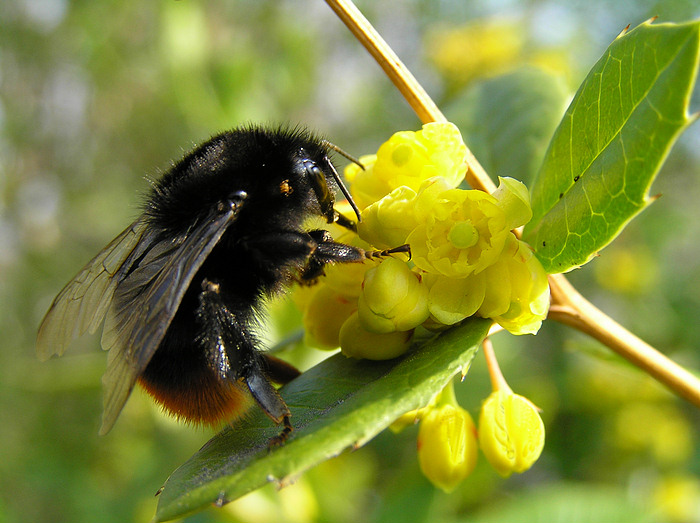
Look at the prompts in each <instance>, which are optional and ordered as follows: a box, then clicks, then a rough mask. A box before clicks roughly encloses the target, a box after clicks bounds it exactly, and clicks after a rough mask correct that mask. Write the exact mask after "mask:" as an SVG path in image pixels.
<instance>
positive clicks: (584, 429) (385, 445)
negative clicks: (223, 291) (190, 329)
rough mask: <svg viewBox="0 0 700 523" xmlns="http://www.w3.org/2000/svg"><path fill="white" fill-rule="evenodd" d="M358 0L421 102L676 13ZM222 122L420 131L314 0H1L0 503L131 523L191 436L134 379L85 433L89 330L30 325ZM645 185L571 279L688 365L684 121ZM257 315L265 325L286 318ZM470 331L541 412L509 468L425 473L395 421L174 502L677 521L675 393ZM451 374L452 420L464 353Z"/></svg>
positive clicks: (696, 160)
mask: <svg viewBox="0 0 700 523" xmlns="http://www.w3.org/2000/svg"><path fill="white" fill-rule="evenodd" d="M358 3H359V5H360V7H361V8H362V9H363V11H364V12H365V13H366V15H367V16H368V17H369V18H370V20H372V21H373V23H374V24H375V25H376V27H377V28H378V30H379V31H380V32H381V33H382V34H383V35H384V37H385V38H386V39H387V40H388V42H389V43H390V44H391V45H392V46H393V48H394V49H395V50H396V52H397V53H398V54H399V55H400V56H401V57H402V58H403V59H404V60H405V62H406V63H407V64H408V66H409V67H410V68H411V69H412V71H413V72H414V74H415V75H416V76H417V77H418V79H419V80H420V81H421V82H422V83H423V85H424V86H425V87H426V89H427V90H428V91H429V92H430V93H431V95H432V96H433V97H434V98H435V100H436V101H437V102H438V104H439V105H441V106H449V104H450V103H452V101H454V100H456V99H459V98H460V97H461V96H464V93H467V92H469V90H470V89H474V88H475V87H478V86H479V85H480V82H482V81H484V79H485V78H489V77H491V78H492V77H494V76H496V75H499V74H503V73H507V72H509V71H512V70H515V69H518V68H520V67H523V66H524V65H525V64H529V65H530V66H534V67H538V68H540V69H541V70H543V71H546V72H548V73H549V74H551V75H555V76H556V77H557V78H559V79H560V81H561V85H562V86H563V88H564V89H566V90H567V92H568V93H573V92H574V91H575V88H576V86H577V85H578V84H579V83H580V81H581V80H582V78H583V76H584V75H585V73H586V71H587V70H588V69H589V68H590V67H591V66H592V65H593V64H594V63H595V61H596V60H597V59H598V57H599V56H600V55H601V54H602V53H603V52H604V50H605V48H606V47H607V45H608V44H609V42H610V41H612V39H614V38H615V36H616V35H617V34H618V33H619V32H620V31H621V30H622V29H623V28H624V27H625V26H626V25H627V24H631V25H632V26H635V25H637V24H639V23H641V22H643V21H644V20H646V19H648V18H650V17H651V16H654V15H657V16H658V17H659V20H660V21H678V22H680V21H687V20H690V19H696V18H698V17H700V7H699V6H698V4H697V2H695V1H694V0H668V1H643V0H642V1H625V2H620V1H616V0H588V1H586V2H570V3H568V4H567V5H566V6H564V5H561V4H562V3H559V2H554V1H545V0H528V1H518V0H499V1H496V2H492V1H488V2H487V1H485V0H474V1H469V2H465V1H463V0H409V1H402V2H398V1H389V0H385V1H381V2H374V1H362V2H358ZM698 98H699V97H698V89H697V88H696V93H695V97H694V103H693V107H694V110H698V108H700V104H699V103H698ZM555 110H557V111H563V107H560V108H556V109H555ZM448 116H449V114H448ZM513 116H514V118H515V117H516V116H517V115H513ZM245 122H269V123H280V122H282V123H285V122H289V123H298V122H304V123H306V124H307V125H309V126H310V127H312V128H314V129H317V130H318V131H320V132H321V133H323V134H324V135H325V136H327V137H329V138H331V140H332V141H333V142H334V143H336V144H338V145H340V146H342V147H343V148H344V149H346V150H348V151H350V152H351V153H353V154H356V155H360V154H365V153H371V152H374V151H375V150H376V148H377V147H378V145H379V144H380V143H381V142H382V141H384V140H385V139H387V138H388V136H390V134H391V133H393V132H395V131H397V130H401V129H417V128H418V127H419V126H420V123H419V122H418V120H417V119H416V117H415V116H414V115H413V113H412V112H411V111H410V109H409V108H408V106H407V104H406V103H405V102H404V101H403V100H402V99H401V98H400V96H399V95H398V93H397V92H396V91H395V89H394V88H393V87H392V86H391V85H390V84H389V82H388V81H387V79H386V78H385V77H384V76H383V74H382V72H381V70H380V69H379V68H378V67H377V66H376V64H375V63H374V62H373V61H372V60H371V59H370V58H369V56H368V55H367V54H366V53H365V51H364V50H363V49H362V48H361V47H360V46H359V44H357V43H356V42H355V41H354V40H353V38H352V37H351V35H350V34H349V33H348V32H347V30H346V29H345V27H344V26H343V25H342V24H341V23H340V22H339V21H338V20H337V19H336V18H335V17H334V15H333V14H332V12H331V11H330V9H329V8H328V7H327V6H326V5H325V4H324V3H323V2H322V1H321V0H295V1H293V2H292V1H287V2H279V1H276V0H264V1H263V0H256V1H252V0H251V1H244V0H215V1H210V2H206V3H205V2H195V1H193V0H180V1H174V0H158V1H152V2H143V1H138V0H119V1H117V0H101V1H99V2H85V1H70V0H4V1H3V2H2V3H0V418H1V420H2V421H0V522H3V523H4V522H25V521H27V522H29V521H31V522H33V523H42V522H63V521H65V522H95V521H100V522H105V523H108V522H129V521H148V520H149V519H150V518H151V517H152V515H153V513H154V510H155V505H156V499H155V498H154V494H155V492H156V491H157V489H158V488H159V487H160V486H161V484H162V483H163V481H164V480H165V479H166V477H167V476H168V474H169V473H170V472H171V471H172V470H174V468H176V467H177V466H178V465H179V464H180V463H182V462H183V461H184V460H185V459H187V458H188V457H189V456H190V455H191V454H192V453H193V452H195V451H196V450H197V449H198V448H199V447H200V446H201V445H202V444H203V443H204V442H206V441H207V439H208V438H209V437H210V436H211V434H212V433H211V432H210V431H207V430H205V429H201V428H196V427H187V426H183V425H180V424H177V423H176V422H174V421H172V420H169V419H167V418H165V417H163V416H162V415H161V414H160V413H159V412H158V409H157V408H155V407H154V406H153V405H152V404H151V402H150V401H149V400H148V399H147V398H146V397H145V396H144V395H143V394H141V393H139V392H136V393H135V394H134V395H133V396H132V398H131V399H130V400H129V402H128V404H127V406H126V408H125V409H124V411H123V413H122V415H121V417H120V419H119V421H118V423H117V425H116V427H115V428H114V429H113V430H112V432H111V433H110V434H109V435H107V436H105V437H98V436H97V429H98V426H99V420H100V414H101V390H100V377H101V374H102V372H103V370H104V366H105V361H106V358H105V354H104V353H102V351H101V350H99V348H98V347H99V338H98V337H97V336H87V337H85V338H83V339H81V340H79V341H77V342H76V343H75V345H74V346H73V347H72V349H71V350H70V352H69V354H67V355H66V356H65V357H63V358H61V359H55V360H51V361H49V362H45V363H39V362H38V361H37V360H36V358H35V355H34V339H35V334H36V329H37V326H38V324H39V322H40V320H41V318H42V316H43V314H44V313H45V311H46V309H47V308H48V306H49V304H50V302H51V300H52V298H53V297H54V296H55V294H56V293H57V292H58V291H59V290H60V288H61V287H62V285H63V284H65V283H66V282H67V281H68V280H69V278H70V277H72V276H73V275H74V274H75V273H76V272H77V270H78V269H79V268H80V267H81V266H82V265H83V264H84V263H85V262H86V261H87V260H89V259H90V258H91V257H92V255H94V254H95V253H96V252H97V251H98V250H99V249H101V248H102V247H103V246H104V245H106V244H107V243H108V241H109V240H111V239H112V238H113V237H114V236H116V234H118V233H119V232H120V231H121V230H122V229H123V227H124V226H126V225H127V224H128V223H130V221H131V220H132V219H133V217H134V216H135V215H136V214H138V205H139V202H140V201H141V199H140V198H141V195H142V194H143V193H144V191H145V190H146V189H147V187H148V184H147V181H146V178H147V177H152V176H157V175H158V173H159V172H162V170H164V169H167V168H168V166H169V165H170V162H171V161H172V160H174V159H177V158H178V157H180V156H181V155H182V154H183V152H184V151H186V150H188V149H189V148H191V146H192V145H193V144H194V143H198V142H201V141H203V140H204V139H206V138H207V137H209V136H210V135H212V134H214V133H216V132H217V131H219V130H222V129H226V128H229V127H232V126H235V125H238V124H241V123H245ZM458 123H459V124H460V125H464V126H469V125H475V122H458ZM476 123H478V122H476ZM469 145H472V144H469ZM473 149H474V151H475V153H476V154H477V156H479V145H478V144H475V145H474V146H473ZM498 154H499V155H503V157H507V156H508V154H509V151H508V147H507V144H506V145H505V146H504V147H503V150H502V151H499V152H498ZM484 163H485V166H486V167H487V169H488V168H489V167H490V166H491V165H493V164H494V162H493V161H485V162H484ZM491 174H492V175H494V176H495V175H496V174H508V173H500V172H492V173H491ZM653 192H654V193H661V194H662V195H663V197H662V198H660V199H659V200H658V201H657V202H656V203H654V205H653V206H651V208H649V209H648V210H647V211H645V212H644V213H643V214H642V215H641V216H640V217H639V218H638V219H636V220H635V221H634V222H633V223H632V224H631V225H630V226H629V227H628V228H627V229H626V230H625V232H624V233H623V234H622V235H621V237H620V238H618V240H617V241H616V242H615V244H614V245H612V246H611V247H609V248H608V249H606V250H605V251H603V253H602V255H601V256H600V257H599V258H598V259H596V260H594V261H593V262H592V263H590V264H589V265H588V266H586V267H585V268H583V269H581V270H579V271H576V272H574V273H572V274H571V280H572V281H573V282H574V283H575V284H576V285H577V286H578V287H579V288H580V289H581V290H582V291H583V293H584V294H585V295H586V296H588V297H589V298H590V299H591V300H592V301H593V302H594V303H596V304H597V305H598V306H600V307H601V308H602V309H603V310H605V311H606V312H608V313H610V314H611V315H612V316H613V317H615V318H617V319H618V320H619V321H620V322H621V323H622V324H623V325H625V326H627V327H628V328H629V329H630V330H632V331H633V332H635V333H637V334H638V335H640V336H641V337H642V338H644V339H645V340H646V341H648V342H649V343H651V344H652V345H654V346H656V347H658V348H659V349H660V350H662V351H663V352H665V353H667V354H669V355H670V356H671V357H673V358H674V359H675V360H677V361H679V362H682V363H684V364H686V365H688V366H690V367H691V368H694V369H699V368H700V353H699V348H700V321H698V317H700V241H698V239H699V238H700V206H698V204H697V202H698V201H700V126H698V125H695V126H693V127H691V128H690V129H689V130H688V131H687V132H686V133H685V134H684V135H683V136H682V137H681V139H680V140H679V142H678V144H677V145H676V147H675V148H674V149H673V151H672V152H671V154H670V156H669V158H668V161H667V163H666V165H665V166H664V168H663V169H662V171H661V173H660V175H659V178H658V179H657V181H656V182H655V184H654V187H653ZM275 311H277V312H276V313H274V314H273V315H272V317H271V319H270V324H269V328H270V332H269V337H270V339H271V340H272V341H274V340H275V339H276V337H279V336H281V335H283V334H284V333H285V332H287V331H288V330H289V329H290V328H293V327H292V326H293V325H297V324H296V323H295V322H296V321H297V320H298V318H297V317H295V315H294V313H292V312H290V309H289V308H288V307H287V306H286V305H284V304H282V305H277V306H276V307H275ZM494 343H495V345H496V350H497V352H498V354H499V357H500V360H501V364H502V367H503V371H504V373H505V374H506V377H507V378H508V379H509V382H510V384H511V386H512V388H513V389H514V390H515V391H516V392H519V393H521V394H524V395H526V396H528V397H529V398H531V399H532V400H533V401H534V402H535V403H536V404H538V405H539V406H540V407H542V408H543V418H544V420H545V423H546V426H547V438H548V440H547V444H546V448H545V452H544V454H543V456H542V458H541V459H540V461H539V462H538V464H537V465H536V466H535V467H534V468H533V469H532V470H531V471H529V472H528V473H526V474H524V475H520V476H516V477H511V478H509V479H507V480H504V479H502V478H500V477H499V476H497V475H496V473H495V472H493V470H491V469H490V468H489V466H488V465H487V463H486V462H485V460H484V459H483V457H482V458H481V459H480V464H479V465H478V467H477V470H476V471H475V473H474V475H473V476H472V478H470V479H468V480H467V481H465V483H464V484H463V485H462V487H460V488H459V489H458V490H457V491H456V492H455V493H453V494H451V495H446V494H443V493H442V492H440V491H438V490H436V489H434V488H433V487H432V486H431V485H430V484H429V483H428V481H427V480H425V479H424V478H423V477H422V476H421V474H420V472H419V469H418V464H417V460H416V457H415V438H416V428H415V427H411V428H408V429H406V430H404V431H403V432H402V433H400V434H398V435H395V434H392V433H390V432H386V433H384V434H382V435H380V436H379V437H378V438H376V440H375V441H373V442H372V443H370V444H369V445H367V446H366V447H364V448H362V449H360V450H358V451H355V452H352V453H345V454H343V455H341V456H340V457H338V458H336V459H334V460H331V461H329V462H327V463H324V464H322V465H320V466H318V467H317V468H315V469H313V470H312V471H310V472H308V473H307V474H305V475H303V476H302V477H301V478H299V479H298V480H297V482H296V483H295V484H294V485H292V486H290V487H287V488H285V489H283V490H281V491H277V490H275V489H274V488H272V487H271V486H270V487H267V488H264V489H262V490H260V491H258V492H255V493H253V494H250V495H248V496H246V497H245V498H243V499H241V500H239V501H237V502H234V503H232V504H230V505H228V506H227V507H225V508H224V509H222V510H215V509H211V510H209V511H205V512H204V513H201V514H198V515H195V516H192V517H190V518H188V519H187V521H189V522H202V523H204V522H214V521H224V522H226V521H232V522H235V521H241V522H268V521H270V522H271V521H275V522H278V523H283V522H287V521H288V522H313V521H328V522H354V521H360V520H364V521H370V522H393V521H406V520H410V521H413V522H420V521H431V522H432V521H445V522H452V521H454V522H457V521H470V522H505V521H508V522H517V521H528V522H533V521H547V522H555V521H566V522H573V523H576V522H589V521H590V522H608V521H624V522H636V521H655V522H657V521H660V522H669V523H673V522H692V521H700V480H699V479H698V473H700V451H699V449H698V436H699V434H700V432H699V431H698V429H699V428H700V415H699V412H698V410H697V409H695V408H693V407H691V406H689V405H688V404H687V403H685V402H683V401H681V400H678V399H676V398H674V397H673V396H672V395H670V394H669V393H667V392H666V391H665V390H664V389H663V388H661V387H660V386H658V385H657V384H655V383H654V382H653V381H652V380H650V379H649V378H647V377H646V376H645V375H644V374H642V373H641V372H639V371H637V370H636V369H634V368H632V367H630V366H629V365H627V364H625V363H624V362H621V361H620V360H619V359H617V358H615V357H613V356H611V354H610V353H609V352H608V351H607V350H605V349H604V348H602V347H600V346H599V345H598V344H597V343H595V342H593V341H591V340H589V339H587V338H585V337H583V336H582V335H579V334H578V333H575V332H572V331H570V330H568V329H566V328H564V327H562V326H559V325H556V324H552V323H547V324H545V326H544V327H543V329H542V331H541V332H540V334H539V335H538V336H537V337H523V338H517V339H515V338H513V337H506V336H502V337H497V338H495V339H494ZM297 357H298V356H297ZM457 392H458V396H459V398H460V401H461V403H462V404H463V405H464V406H466V407H467V408H469V409H470V410H471V411H472V413H473V414H474V415H476V413H477V412H478V407H479V405H480V402H481V401H482V399H483V398H485V397H486V395H487V394H488V392H489V384H488V378H487V375H486V371H485V365H484V363H483V361H482V359H481V357H480V356H478V357H477V359H476V360H475V363H474V364H473V366H472V369H471V371H470V373H469V375H468V377H467V379H466V380H465V382H464V383H462V384H461V385H459V386H458V387H457Z"/></svg>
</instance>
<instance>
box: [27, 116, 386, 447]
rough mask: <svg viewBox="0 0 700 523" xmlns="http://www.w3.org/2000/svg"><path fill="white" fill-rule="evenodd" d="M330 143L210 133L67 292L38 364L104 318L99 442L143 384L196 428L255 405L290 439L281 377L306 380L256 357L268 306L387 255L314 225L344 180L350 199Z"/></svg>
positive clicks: (248, 130) (51, 316) (330, 213)
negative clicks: (339, 269) (293, 289)
mask: <svg viewBox="0 0 700 523" xmlns="http://www.w3.org/2000/svg"><path fill="white" fill-rule="evenodd" d="M331 148H332V146H331V145H330V144H329V143H328V142H326V141H324V140H321V139H319V138H318V137H316V136H314V135H313V134H311V133H309V132H308V131H306V130H304V129H299V128H296V129H285V128H280V129H268V128H264V127H244V128H239V129H235V130H233V131H229V132H225V133H223V134H220V135H218V136H216V137H214V138H212V139H211V140H209V141H208V142H206V143H205V144H203V145H201V146H200V147H198V148H197V149H195V150H194V151H193V152H191V153H189V154H188V155H187V156H185V158H184V159H182V160H181V161H180V162H178V163H177V164H175V165H174V167H172V169H170V170H169V171H168V172H167V173H165V175H164V176H163V177H162V178H161V179H160V180H158V181H157V182H155V183H154V185H153V188H152V190H151V193H150V195H149V197H148V199H147V201H146V203H145V206H144V209H143V214H141V216H139V217H138V218H137V219H136V221H134V222H133V223H132V224H131V225H129V227H127V228H126V229H125V230H124V231H123V232H122V233H121V234H120V235H119V236H117V237H116V238H115V239H114V240H113V241H112V242H111V243H110V244H109V245H107V247H105V248H104V249H103V250H102V251H101V252H100V253H99V254H98V255H97V256H95V257H94V258H93V259H92V260H91V261H90V262H89V263H88V264H87V265H86V266H85V267H84V268H83V269H82V270H81V271H80V272H79V273H78V275H77V276H76V277H75V278H73V280H71V281H70V282H69V283H68V285H66V287H65V288H64V289H63V290H62V291H61V292H60V293H59V294H58V296H57V297H56V299H55V300H54V302H53V304H52V305H51V308H50V309H49V311H48V313H47V314H46V317H45V318H44V320H43V322H42V324H41V327H40V328H39V334H38V339H37V349H38V353H39V356H40V357H41V358H48V357H50V356H51V355H53V354H58V355H60V354H62V353H63V352H64V351H65V349H66V347H67V346H68V345H69V343H70V342H71V340H73V339H74V338H76V337H78V336H80V335H82V334H83V333H85V332H86V331H90V332H94V331H95V330H96V329H97V327H98V326H99V325H100V323H102V320H103V319H105V327H104V331H103V335H102V346H103V348H104V349H106V350H109V356H108V365H107V370H106V372H105V375H104V377H103V379H102V381H103V384H104V413H103V418H102V427H101V430H100V432H101V433H102V434H104V433H106V432H108V431H109V430H110V429H111V427H112V425H113V424H114V422H115V420H116V418H117V416H118V415H119V412H120V411H121V409H122V407H123V406H124V403H125V402H126V400H127V398H128V396H129V394H130V392H131V390H132V389H133V387H134V384H135V383H136V382H137V381H138V382H139V383H140V384H141V385H142V386H143V387H144V388H145V390H146V391H148V392H149V393H150V394H151V396H153V397H154V398H155V400H156V401H157V402H159V403H160V404H161V405H162V406H163V407H164V408H165V409H166V410H167V411H169V412H170V413H172V414H174V415H176V416H178V417H181V418H183V419H186V420H189V421H193V422H195V423H205V424H216V423H218V422H220V421H224V420H226V421H227V420H231V419H233V418H235V417H236V415H239V414H240V413H242V412H243V411H244V410H245V408H246V406H247V404H249V403H250V398H251V397H252V399H254V400H255V402H257V404H258V405H259V406H260V407H261V408H262V409H263V410H264V411H265V413H267V415H268V416H269V417H270V418H271V419H272V420H274V421H275V422H276V423H278V424H279V423H282V424H283V425H284V428H283V430H282V432H281V434H280V435H279V436H278V438H276V440H277V442H281V441H284V439H285V438H286V437H287V435H288V434H289V432H290V431H291V430H292V425H291V423H290V419H289V418H290V412H289V409H288V407H287V405H286V404H285V403H284V401H283V400H282V398H281V397H280V395H279V394H278V393H277V390H276V389H275V388H274V386H273V385H272V384H271V381H274V382H279V383H285V382H288V381H290V380H291V379H293V378H294V377H295V376H296V375H297V374H298V371H296V369H294V368H293V367H291V366H289V365H287V364H285V363H283V362H281V361H280V360H277V359H275V358H273V357H271V356H267V355H265V354H264V353H262V352H261V351H260V350H259V348H258V347H259V342H258V341H257V340H256V338H255V333H254V328H255V326H256V323H257V316H258V315H259V313H260V309H261V306H262V305H263V303H264V300H265V298H266V297H268V296H271V295H273V294H275V293H277V292H280V291H281V290H283V289H284V287H285V286H286V285H288V284H290V283H291V282H292V281H294V280H297V281H301V282H311V281H313V280H314V279H315V278H317V277H318V276H319V275H320V274H322V272H323V267H324V265H326V264H328V263H336V262H343V263H344V262H359V261H362V260H363V259H365V258H366V257H371V256H372V255H374V254H377V253H370V252H367V251H363V250H361V249H358V248H355V247H351V246H348V245H344V244H340V243H336V242H334V241H333V239H332V238H331V236H330V234H329V233H328V232H327V231H325V230H305V229H304V224H305V222H306V221H307V219H308V218H310V217H312V216H315V215H316V216H322V217H324V218H325V219H326V221H327V222H329V223H331V222H333V221H334V220H336V217H337V213H336V211H335V210H334V208H333V205H334V195H333V191H332V190H331V189H332V188H333V186H334V185H338V186H339V187H340V188H341V190H342V191H343V193H344V194H345V195H346V196H348V199H349V195H348V194H347V190H346V189H345V188H344V187H343V185H342V183H341V181H340V179H339V177H338V174H337V172H336V170H335V168H334V167H333V164H332V163H331V161H330V159H329V152H330V149H331ZM356 212H357V210H356ZM358 219H359V213H358Z"/></svg>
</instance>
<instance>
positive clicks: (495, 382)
mask: <svg viewBox="0 0 700 523" xmlns="http://www.w3.org/2000/svg"><path fill="white" fill-rule="evenodd" d="M481 347H482V348H483V351H484V357H485V358H486V367H487V368H488V369H489V378H490V379H491V388H492V389H493V390H494V392H495V391H498V390H502V391H504V392H510V393H512V392H513V391H512V390H511V389H510V387H509V386H508V382H507V381H506V378H505V377H504V376H503V372H501V367H500V366H499V365H498V360H497V359H496V351H494V350H493V343H491V339H490V338H486V339H485V340H484V341H483V342H482V344H481Z"/></svg>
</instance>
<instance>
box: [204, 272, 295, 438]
mask: <svg viewBox="0 0 700 523" xmlns="http://www.w3.org/2000/svg"><path fill="white" fill-rule="evenodd" d="M233 310H234V309H233V308H232V307H230V306H228V305H227V303H226V298H225V289H222V286H221V284H220V283H219V282H216V281H214V280H209V279H208V278H205V279H204V280H203V281H202V291H201V293H200V295H199V308H198V309H197V317H198V319H199V323H200V325H201V327H202V330H201V332H200V334H199V336H198V339H199V341H200V343H201V344H202V346H203V348H204V350H205V351H207V352H209V357H208V358H207V359H208V361H209V364H210V365H211V366H212V370H213V371H214V372H215V373H216V374H217V375H218V376H219V378H220V379H221V380H224V381H229V382H243V384H245V386H246V387H247V388H248V390H249V391H250V394H251V396H252V397H253V399H254V400H255V401H256V403H257V404H258V405H259V406H260V408H261V409H262V410H263V412H265V414H267V415H268V416H269V417H270V419H272V421H274V422H275V423H277V424H278V425H279V424H280V423H281V424H283V425H284V428H283V429H282V432H280V434H279V435H278V436H276V437H275V438H273V439H272V440H271V442H270V444H271V445H279V444H281V443H284V441H285V440H286V439H287V438H288V437H289V434H290V433H291V432H292V424H291V422H290V418H291V415H292V414H291V412H290V411H289V407H287V404H286V403H285V402H284V400H283V399H282V396H280V394H279V392H277V389H276V388H275V387H274V386H273V385H272V383H270V379H269V378H268V377H267V375H266V373H265V365H266V364H265V359H264V358H263V356H262V354H260V352H259V350H258V349H257V348H256V346H255V345H256V344H255V339H254V337H253V336H252V335H251V334H250V333H249V332H248V330H247V329H246V327H245V324H244V323H242V322H241V321H239V319H238V318H237V317H236V315H235V314H234V312H233Z"/></svg>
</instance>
